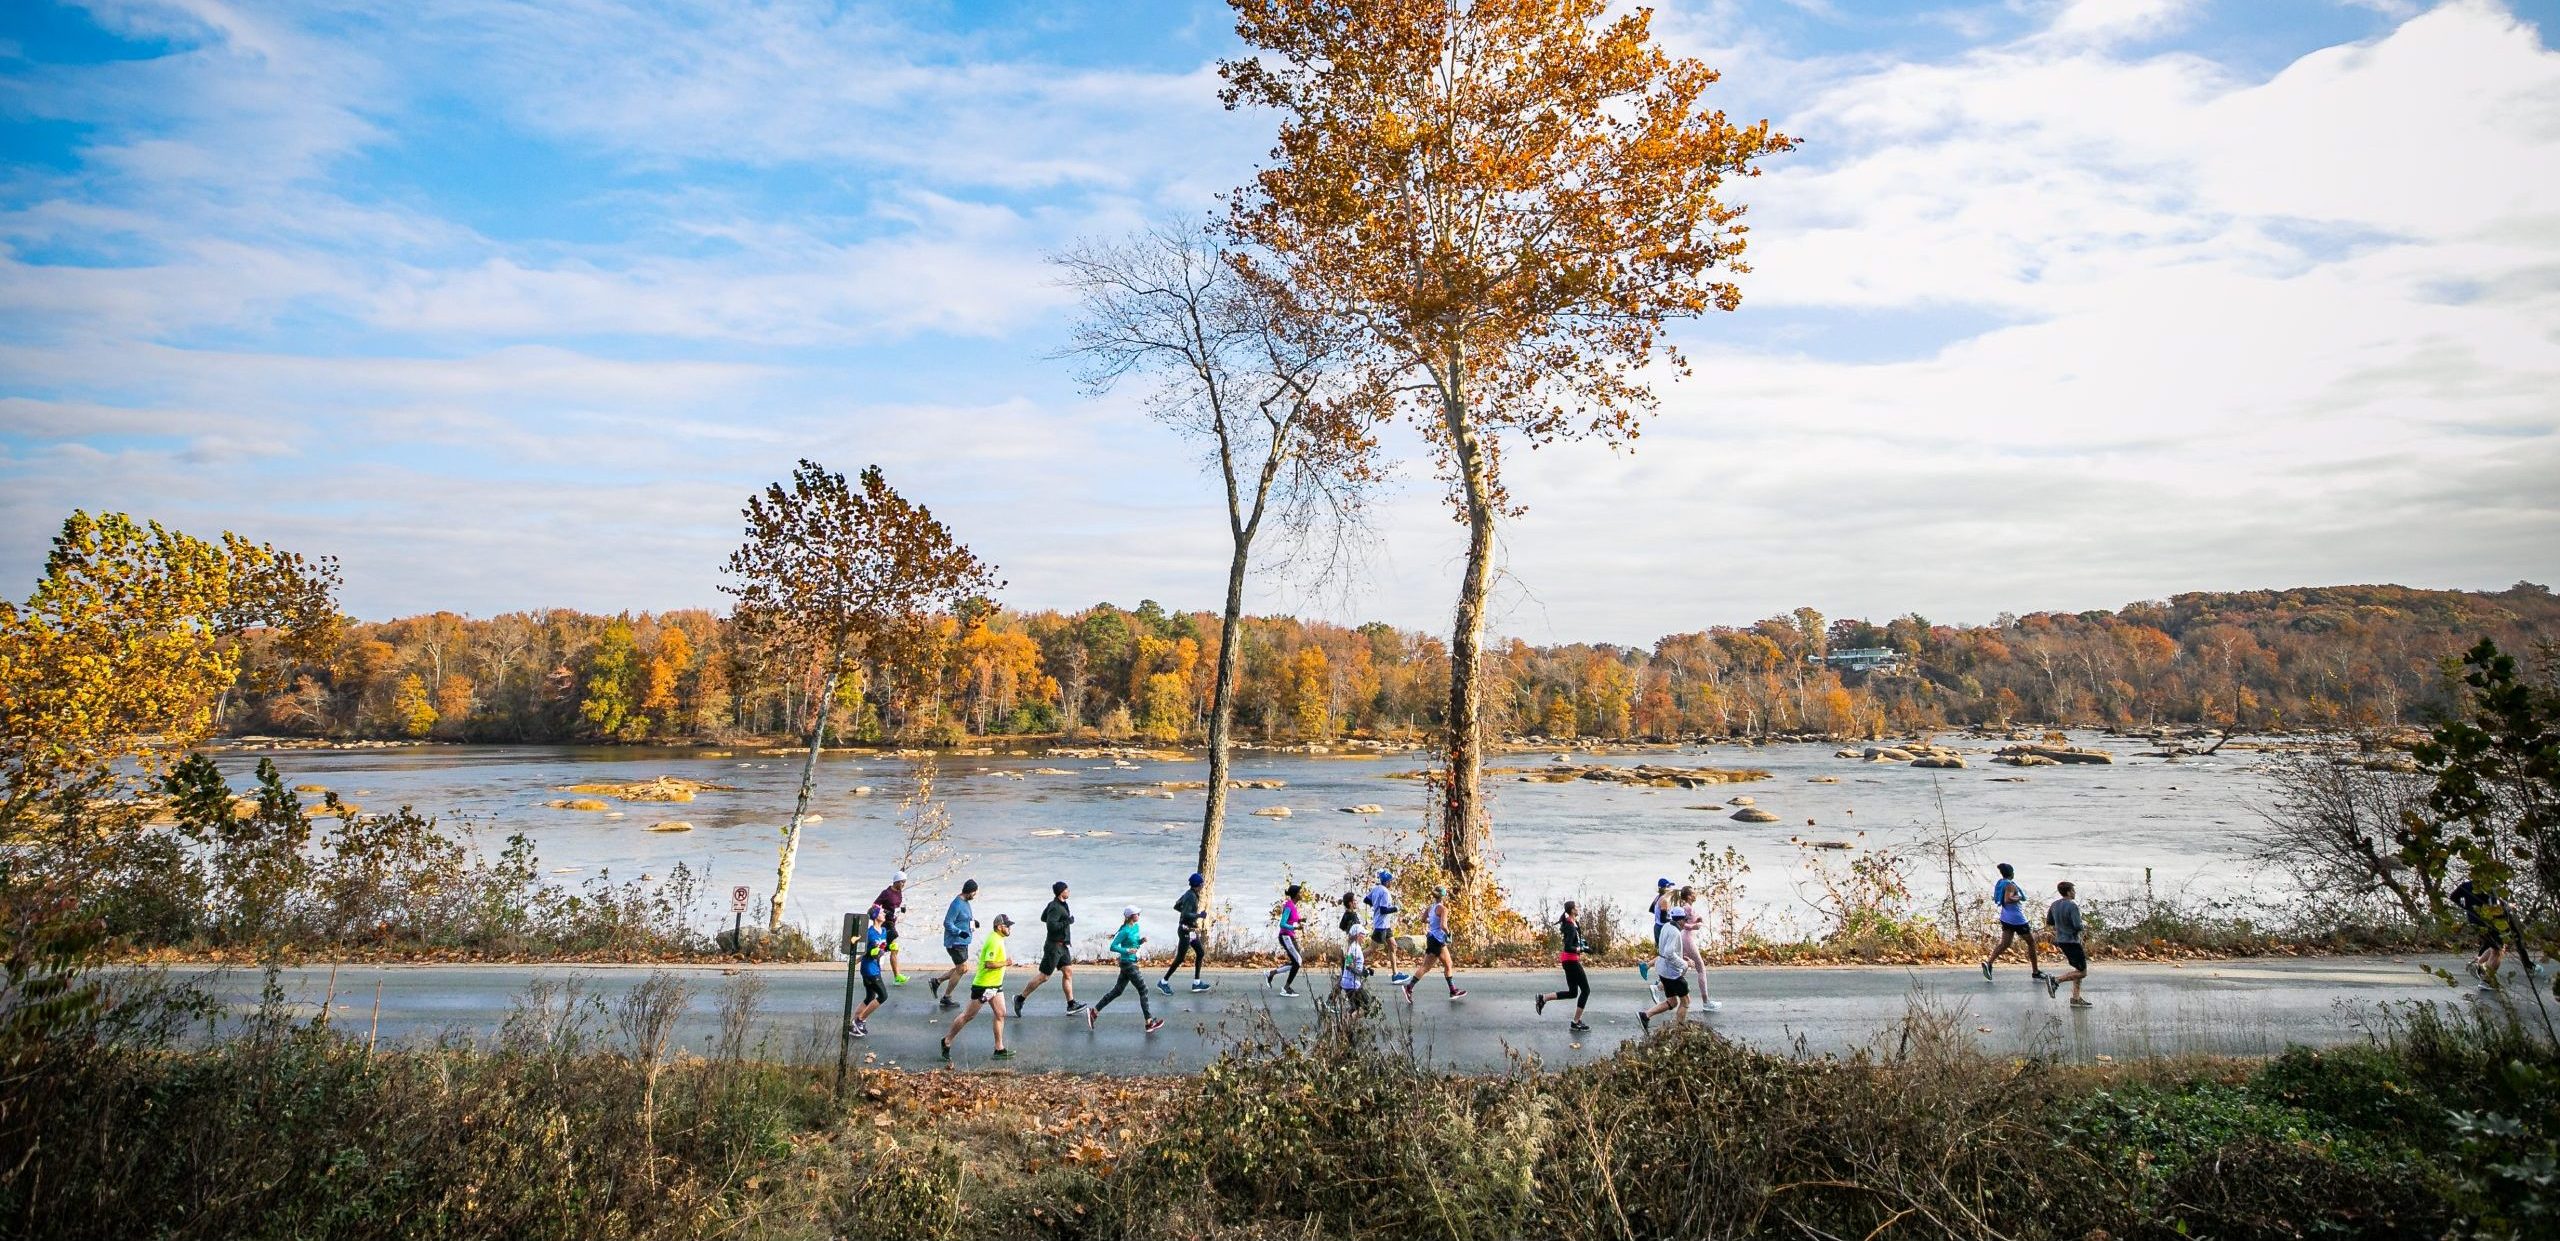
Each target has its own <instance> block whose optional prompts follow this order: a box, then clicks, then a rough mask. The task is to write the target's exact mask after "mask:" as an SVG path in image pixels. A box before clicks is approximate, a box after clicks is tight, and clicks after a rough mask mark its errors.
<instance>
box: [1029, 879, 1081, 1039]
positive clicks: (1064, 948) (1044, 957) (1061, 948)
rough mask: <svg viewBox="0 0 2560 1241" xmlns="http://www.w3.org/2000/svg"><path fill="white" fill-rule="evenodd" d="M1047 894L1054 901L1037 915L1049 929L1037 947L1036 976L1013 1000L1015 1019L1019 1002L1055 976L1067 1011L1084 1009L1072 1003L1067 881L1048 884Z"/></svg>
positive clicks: (1073, 976) (1073, 987) (1071, 917)
mask: <svg viewBox="0 0 2560 1241" xmlns="http://www.w3.org/2000/svg"><path fill="white" fill-rule="evenodd" d="M1049 891H1050V892H1051V893H1053V894H1054V895H1055V896H1056V898H1057V899H1055V900H1052V901H1050V902H1049V907H1048V908H1046V909H1043V910H1041V911H1040V924H1041V925H1042V926H1045V927H1047V928H1049V934H1048V937H1047V938H1046V939H1044V940H1042V941H1041V943H1040V976H1039V977H1038V978H1034V979H1032V980H1031V985H1030V986H1027V987H1024V988H1023V989H1022V994H1020V995H1017V996H1015V997H1013V1015H1014V1016H1016V1017H1019V1016H1021V1015H1022V1005H1023V1002H1024V1001H1026V1000H1028V999H1030V998H1031V993H1032V992H1034V991H1037V990H1039V989H1040V984H1042V983H1044V982H1047V981H1049V975H1051V974H1055V975H1057V976H1058V987H1059V989H1060V990H1062V991H1065V992H1066V993H1067V1011H1068V1012H1070V1013H1080V1012H1083V1011H1084V1005H1083V1004H1082V1003H1081V1002H1079V1001H1078V1000H1077V999H1076V959H1075V948H1074V943H1075V931H1074V927H1075V924H1076V916H1075V915H1074V914H1073V913H1071V912H1069V911H1068V909H1067V881H1066V880H1064V879H1061V880H1059V881H1057V882H1056V883H1053V884H1050V885H1049Z"/></svg>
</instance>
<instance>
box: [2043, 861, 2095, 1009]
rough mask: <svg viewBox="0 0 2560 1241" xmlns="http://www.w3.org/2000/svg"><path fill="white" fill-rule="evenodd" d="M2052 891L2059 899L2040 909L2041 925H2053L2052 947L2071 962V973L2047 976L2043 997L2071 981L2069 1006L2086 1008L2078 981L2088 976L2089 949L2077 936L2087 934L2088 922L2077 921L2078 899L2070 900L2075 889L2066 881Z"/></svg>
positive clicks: (2048, 997) (2049, 995)
mask: <svg viewBox="0 0 2560 1241" xmlns="http://www.w3.org/2000/svg"><path fill="white" fill-rule="evenodd" d="M2053 890H2054V891H2056V892H2059V893H2061V894H2062V899H2060V900H2058V901H2055V902H2054V903H2053V904H2052V906H2051V907H2049V908H2047V909H2046V910H2045V911H2044V924H2045V925H2046V926H2049V927H2052V928H2053V946H2054V947H2056V948H2059V949H2061V950H2062V959H2063V960H2065V961H2068V962H2070V963H2071V972H2070V973H2068V974H2051V975H2047V976H2046V978H2045V980H2044V994H2045V998H2047V999H2051V998H2053V996H2054V994H2055V993H2056V992H2059V991H2060V990H2062V984H2064V983H2066V982H2067V983H2070V984H2071V1007H2073V1008H2089V1007H2092V1005H2091V1004H2090V1003H2089V1001H2087V1000H2084V999H2081V998H2080V980H2081V979H2083V978H2087V977H2088V976H2089V952H2088V949H2086V948H2083V947H2082V946H2081V944H2080V937H2081V936H2082V935H2084V934H2087V933H2088V930H2089V924H2088V923H2087V922H2084V921H2082V920H2081V917H2080V902H2078V901H2076V900H2073V899H2071V898H2072V896H2073V895H2074V894H2075V893H2076V892H2077V891H2078V889H2075V888H2073V887H2072V886H2071V881H2070V880H2067V879H2066V880H2064V881H2062V882H2061V883H2057V884H2055V885H2053Z"/></svg>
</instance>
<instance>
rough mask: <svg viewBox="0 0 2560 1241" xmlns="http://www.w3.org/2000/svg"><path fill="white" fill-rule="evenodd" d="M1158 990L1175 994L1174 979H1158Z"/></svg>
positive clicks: (1167, 993)
mask: <svg viewBox="0 0 2560 1241" xmlns="http://www.w3.org/2000/svg"><path fill="white" fill-rule="evenodd" d="M1156 990H1158V991H1161V992H1164V993H1165V994H1166V995H1171V994H1173V980H1172V979H1170V978H1159V979H1157V980H1156Z"/></svg>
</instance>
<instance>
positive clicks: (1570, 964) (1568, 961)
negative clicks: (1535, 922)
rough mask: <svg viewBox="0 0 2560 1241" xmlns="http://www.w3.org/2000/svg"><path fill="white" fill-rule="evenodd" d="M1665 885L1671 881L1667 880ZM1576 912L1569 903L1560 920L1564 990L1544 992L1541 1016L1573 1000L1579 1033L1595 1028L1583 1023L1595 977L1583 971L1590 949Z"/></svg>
mask: <svg viewBox="0 0 2560 1241" xmlns="http://www.w3.org/2000/svg"><path fill="white" fill-rule="evenodd" d="M1663 882H1665V883H1668V882H1670V881H1669V880H1667V879H1666V880H1664V881H1663ZM1574 913H1575V910H1574V903H1573V902H1572V901H1566V902H1565V903H1564V916H1563V917H1561V918H1558V919H1556V938H1557V941H1558V944H1559V947H1558V948H1557V949H1556V964H1558V965H1561V966H1563V967H1564V990H1562V991H1559V992H1556V993H1555V994H1554V995H1548V994H1546V993H1545V992H1540V993H1539V994H1538V1014H1539V1015H1540V1016H1545V1015H1546V1011H1547V1001H1549V1000H1571V1001H1573V1028H1574V1030H1575V1031H1577V1032H1579V1031H1583V1030H1588V1029H1590V1028H1591V1027H1589V1026H1587V1025H1584V1024H1582V1010H1584V1009H1586V1008H1589V1007H1591V976H1590V975H1588V974H1585V973H1583V972H1582V954H1583V953H1585V952H1588V951H1590V949H1589V948H1588V947H1587V946H1586V945H1585V944H1584V943H1583V940H1582V923H1581V922H1580V921H1579V920H1578V919H1576V918H1575V916H1574Z"/></svg>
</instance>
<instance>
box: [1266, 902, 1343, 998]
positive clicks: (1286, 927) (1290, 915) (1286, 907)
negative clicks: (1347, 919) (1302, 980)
mask: <svg viewBox="0 0 2560 1241" xmlns="http://www.w3.org/2000/svg"><path fill="white" fill-rule="evenodd" d="M1299 891H1300V890H1299V887H1298V885H1296V884H1294V883H1293V884H1290V885H1289V890H1288V891H1287V892H1285V893H1282V896H1283V898H1284V899H1283V900H1282V901H1281V902H1280V955H1282V956H1284V957H1287V958H1289V964H1288V966H1287V967H1286V968H1287V969H1288V971H1289V977H1288V978H1287V979H1286V980H1285V981H1283V982H1282V983H1281V984H1280V994H1282V995H1285V996H1288V997H1289V998H1290V999H1293V1000H1294V999H1296V998H1298V968H1299V967H1300V966H1302V965H1305V964H1306V963H1307V958H1306V956H1305V954H1303V953H1301V952H1299V951H1298V928H1299V927H1300V926H1303V925H1305V924H1306V920H1307V918H1306V915H1305V914H1304V913H1302V912H1300V910H1299V909H1298V895H1299ZM1346 912H1347V911H1346ZM1282 968H1283V967H1281V966H1277V965H1275V966H1272V967H1271V968H1270V969H1267V970H1264V971H1262V985H1263V986H1266V987H1268V986H1270V985H1271V980H1272V978H1274V977H1275V976H1277V975H1278V974H1279V973H1280V971H1281V969H1282Z"/></svg>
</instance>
